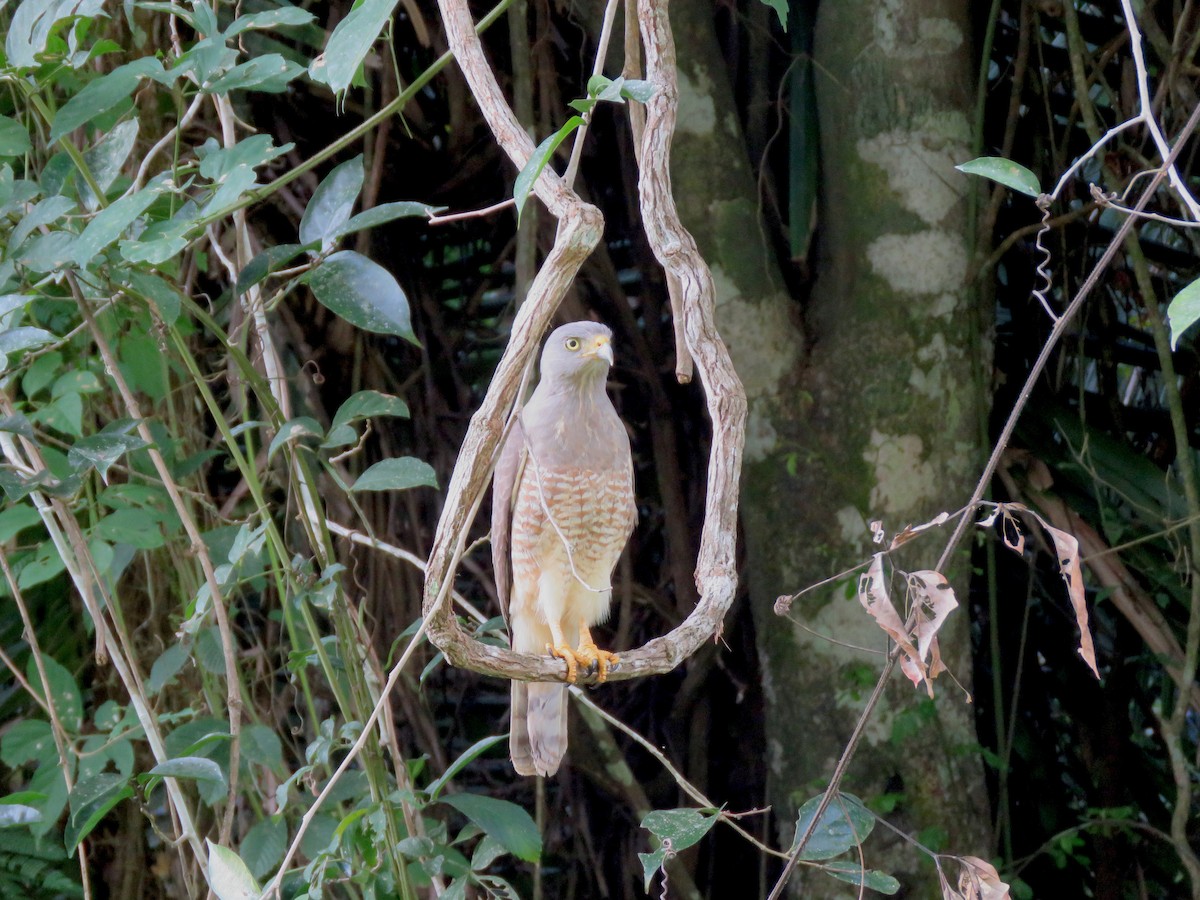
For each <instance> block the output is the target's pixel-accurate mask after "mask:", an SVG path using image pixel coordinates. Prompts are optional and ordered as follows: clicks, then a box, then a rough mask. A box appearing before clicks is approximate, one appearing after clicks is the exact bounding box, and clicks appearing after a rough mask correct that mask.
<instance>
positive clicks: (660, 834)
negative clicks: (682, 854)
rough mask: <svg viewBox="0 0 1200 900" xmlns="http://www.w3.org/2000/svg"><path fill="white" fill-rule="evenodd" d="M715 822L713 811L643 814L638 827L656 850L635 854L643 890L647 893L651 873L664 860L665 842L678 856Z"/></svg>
mask: <svg viewBox="0 0 1200 900" xmlns="http://www.w3.org/2000/svg"><path fill="white" fill-rule="evenodd" d="M716 823H717V815H716V813H715V812H714V811H701V810H698V809H656V810H654V811H653V812H649V813H647V814H646V815H645V817H644V818H643V819H642V827H643V828H645V829H647V830H648V831H649V832H650V833H651V834H653V835H654V836H655V837H657V838H658V839H659V847H658V849H657V850H655V851H654V852H653V853H639V854H638V859H639V860H641V862H642V877H643V881H644V884H645V890H646V891H647V892H649V890H650V882H651V881H652V880H653V879H654V873H655V872H657V871H658V870H659V869H661V868H662V865H663V862H664V860H665V859H666V857H667V845H666V843H665V842H666V841H670V842H671V852H672V853H678V852H679V851H680V850H683V849H685V848H687V847H691V846H692V845H693V844H695V843H697V842H698V841H699V840H700V839H701V838H702V837H704V835H706V834H708V832H709V829H711V828H712V827H713V825H715V824H716Z"/></svg>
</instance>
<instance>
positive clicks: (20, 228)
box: [8, 194, 75, 250]
mask: <svg viewBox="0 0 1200 900" xmlns="http://www.w3.org/2000/svg"><path fill="white" fill-rule="evenodd" d="M73 209H75V201H74V200H72V199H71V198H70V197H64V196H62V195H61V194H55V195H54V196H53V197H47V198H46V199H45V200H42V201H40V202H39V203H38V204H37V206H35V207H34V208H33V209H31V210H30V211H29V212H28V213H27V214H26V215H25V216H24V217H23V218H22V219H21V221H20V222H18V223H17V226H16V227H15V228H14V229H13V230H12V234H11V235H9V238H8V248H9V250H16V249H17V248H18V247H20V246H21V245H22V244H23V243H25V239H26V238H27V237H29V235H31V234H33V233H34V232H35V231H37V230H38V229H40V228H41V227H42V226H43V225H52V224H54V223H55V222H57V221H58V220H59V219H61V218H62V217H63V216H65V215H66V214H67V213H69V212H71V211H72V210H73Z"/></svg>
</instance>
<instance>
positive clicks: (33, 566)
mask: <svg viewBox="0 0 1200 900" xmlns="http://www.w3.org/2000/svg"><path fill="white" fill-rule="evenodd" d="M66 568H67V566H66V563H64V562H63V560H62V557H61V556H59V554H58V549H57V548H56V547H55V546H54V544H52V543H51V542H50V541H46V542H45V543H44V544H42V545H41V546H40V547H38V550H37V554H36V555H35V556H34V558H33V559H31V560H30V561H29V562H28V563H26V564H25V565H24V566H23V567H22V568H21V571H20V572H19V573H18V575H17V587H19V588H21V590H23V591H27V590H29V589H30V588H32V587H37V586H38V585H39V584H45V583H46V582H47V581H49V580H50V579H52V578H57V577H58V576H59V575H61V574H62V573H63V571H64V570H65V569H66Z"/></svg>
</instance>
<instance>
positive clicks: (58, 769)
mask: <svg viewBox="0 0 1200 900" xmlns="http://www.w3.org/2000/svg"><path fill="white" fill-rule="evenodd" d="M51 753H52V758H51V759H48V760H46V761H44V762H43V763H42V764H41V765H40V766H38V767H37V771H35V772H34V773H33V778H31V779H29V789H30V790H31V791H37V792H38V793H40V794H44V795H45V797H46V799H45V800H43V801H42V802H40V803H30V804H29V805H30V806H37V808H38V809H40V810H41V811H42V821H40V822H35V823H33V824H32V825H30V826H29V830H30V832H32V833H33V835H34V836H35V837H41V836H43V835H45V834H47V833H48V832H49V831H50V830H51V829H52V828H54V827H55V826H56V825H57V823H58V820H59V818H60V817H61V816H62V812H63V810H64V809H66V808H67V780H66V778H65V777H64V774H63V768H62V765H61V764H60V763H59V760H58V754H57V752H56V751H51ZM73 763H74V759H71V760H68V764H67V768H68V770H70V771H71V772H72V773H74V764H73ZM72 777H74V776H73V774H72Z"/></svg>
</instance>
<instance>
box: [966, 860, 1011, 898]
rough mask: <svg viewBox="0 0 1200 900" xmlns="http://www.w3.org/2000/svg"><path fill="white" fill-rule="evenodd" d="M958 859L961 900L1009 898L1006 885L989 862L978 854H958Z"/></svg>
mask: <svg viewBox="0 0 1200 900" xmlns="http://www.w3.org/2000/svg"><path fill="white" fill-rule="evenodd" d="M958 861H959V863H961V864H962V870H961V871H960V872H959V874H958V890H959V892H960V894H959V896H961V897H962V898H963V900H1009V893H1008V891H1009V888H1008V885H1007V884H1005V883H1004V882H1003V881H1001V880H1000V873H999V872H997V871H996V867H995V866H993V865H992V864H991V863H990V862H987V861H986V860H982V859H980V858H979V857H978V856H960V857H959V858H958Z"/></svg>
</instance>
